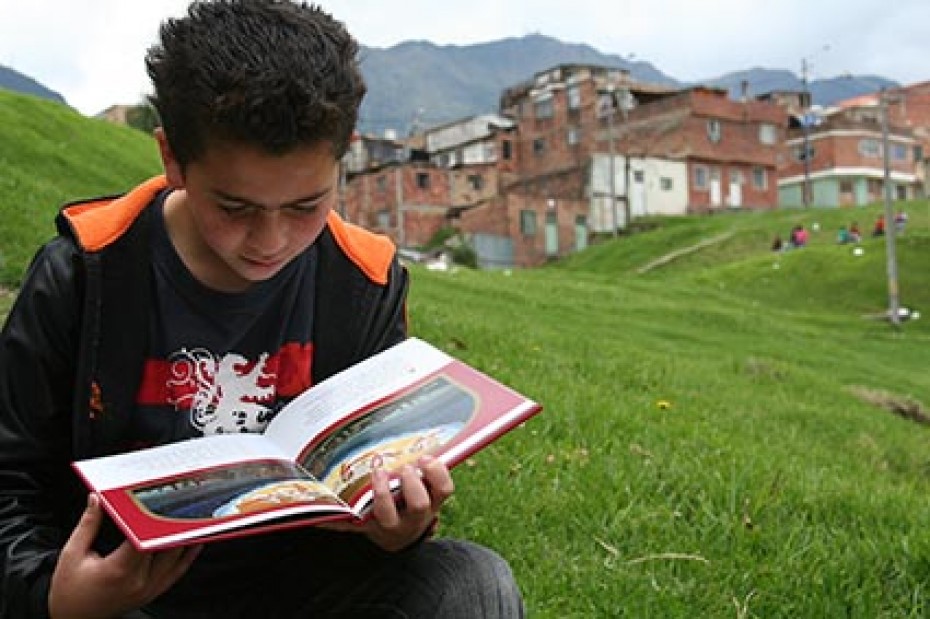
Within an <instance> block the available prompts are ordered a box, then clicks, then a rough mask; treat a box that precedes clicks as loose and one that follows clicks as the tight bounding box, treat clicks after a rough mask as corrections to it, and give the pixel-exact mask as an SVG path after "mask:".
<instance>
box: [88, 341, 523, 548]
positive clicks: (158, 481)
mask: <svg viewBox="0 0 930 619" xmlns="http://www.w3.org/2000/svg"><path fill="white" fill-rule="evenodd" d="M540 410H541V407H540V406H539V405H538V404H537V403H535V402H533V401H532V400H530V399H528V398H527V397H525V396H523V395H521V394H519V393H517V392H516V391H514V390H512V389H510V388H508V387H505V386H504V385H502V384H500V383H499V382H497V381H495V380H494V379H492V378H489V377H488V376H486V375H485V374H483V373H481V372H479V371H478V370H476V369H474V368H472V367H470V366H468V365H466V364H465V363H462V362H461V361H458V360H456V359H454V358H452V357H450V356H449V355H447V354H445V353H444V352H442V351H441V350H439V349H437V348H435V347H433V346H432V345H430V344H428V343H426V342H424V341H422V340H418V339H416V338H410V339H408V340H406V341H404V342H402V343H400V344H397V345H396V346H394V347H392V348H390V349H389V350H386V351H384V352H382V353H380V354H378V355H376V356H374V357H371V358H369V359H366V360H365V361H363V362H361V363H359V364H357V365H355V366H353V367H351V368H348V369H347V370H344V371H343V372H341V373H339V374H337V375H335V376H332V377H331V378H329V379H327V380H325V381H323V382H321V383H319V384H317V385H314V386H313V387H311V388H310V389H308V390H307V391H306V392H304V393H303V394H301V395H300V396H298V397H297V398H295V399H294V400H292V401H291V402H290V403H288V405H287V406H285V407H284V408H282V409H281V410H280V411H279V412H278V414H277V416H275V418H274V420H272V421H271V423H269V424H268V426H267V428H266V429H265V431H264V433H262V434H225V435H213V436H207V437H203V438H196V439H191V440H187V441H182V442H179V443H172V444H169V445H163V446H159V447H153V448H150V449H143V450H140V451H134V452H129V453H124V454H119V455H114V456H105V457H102V458H94V459H91V460H82V461H80V462H75V463H74V464H73V466H74V468H75V470H76V471H77V472H78V474H79V475H80V476H81V477H82V479H83V480H84V482H85V483H86V484H87V486H88V487H89V488H90V489H91V490H93V491H94V492H96V493H97V494H98V495H99V496H100V498H101V502H102V504H103V506H104V508H105V509H106V510H107V512H108V513H109V514H110V516H111V517H112V518H113V520H114V521H115V522H116V523H117V525H119V527H120V528H121V529H122V530H123V532H124V533H125V534H126V536H127V537H128V538H129V539H130V540H131V541H132V542H133V544H135V546H136V547H137V548H139V549H142V550H151V549H158V548H166V547H169V546H178V545H184V544H192V543H204V542H207V541H213V540H217V539H223V538H228V537H234V536H239V535H247V534H253V533H257V532H260V531H268V530H272V529H280V528H284V527H291V526H301V525H307V524H314V523H319V522H324V521H327V520H334V519H361V518H363V517H364V516H365V514H366V511H367V509H368V508H369V505H370V503H371V499H372V497H373V492H372V489H371V483H370V474H371V471H372V469H373V468H376V467H383V468H385V470H387V471H388V472H392V473H393V472H398V471H399V470H400V469H401V467H403V466H404V465H405V464H407V463H415V462H416V461H417V459H418V458H419V457H420V456H422V455H426V454H430V455H432V456H434V457H436V458H438V459H439V460H441V461H443V462H444V463H445V464H446V465H447V466H449V467H453V466H455V465H456V464H458V463H459V462H461V461H462V460H464V459H465V458H466V457H468V456H469V455H471V454H473V453H474V452H476V451H478V450H479V449H482V448H483V447H484V446H486V445H487V444H489V443H490V442H491V441H493V440H495V439H497V438H498V437H500V436H501V435H502V434H504V433H505V432H508V431H509V430H511V429H513V428H514V427H515V426H517V425H519V424H520V423H522V422H523V421H525V420H526V419H528V418H529V417H531V416H532V415H534V414H536V413H537V412H539V411H540ZM398 484H399V482H398V481H397V479H396V476H392V480H391V486H392V488H395V489H396V488H397V487H398Z"/></svg>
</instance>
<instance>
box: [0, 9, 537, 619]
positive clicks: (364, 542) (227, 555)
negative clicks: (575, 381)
mask: <svg viewBox="0 0 930 619" xmlns="http://www.w3.org/2000/svg"><path fill="white" fill-rule="evenodd" d="M160 34H161V36H160V42H159V44H157V45H156V46H154V47H152V48H151V49H150V50H149V53H148V56H147V62H146V64H147V68H148V72H149V76H150V77H151V78H152V80H153V82H154V95H153V97H152V101H153V104H154V107H155V109H156V110H157V112H158V115H159V119H160V121H161V128H159V129H158V130H156V135H155V137H156V140H155V141H156V142H157V146H158V148H159V151H160V154H161V159H162V164H163V166H164V172H165V174H164V175H163V176H160V177H156V178H153V179H151V180H149V181H147V182H145V183H143V184H141V185H140V186H138V187H136V188H135V189H133V190H132V191H130V192H129V193H127V194H126V195H124V196H122V197H119V198H99V199H96V200H90V201H84V202H81V203H76V204H72V205H70V206H69V207H66V208H65V209H64V210H63V211H62V213H61V214H60V215H59V218H58V220H57V224H58V236H57V237H56V238H54V239H53V240H51V241H49V242H48V243H47V244H46V245H45V246H44V247H42V248H41V249H40V250H39V252H38V253H37V254H36V256H35V259H34V261H33V262H32V265H31V267H30V269H29V272H28V273H27V274H26V277H25V281H24V283H23V285H22V288H21V290H20V293H19V295H18V296H17V300H16V303H15V305H14V306H13V309H12V310H11V311H10V313H9V316H8V318H7V320H6V323H5V325H4V327H3V331H2V334H0V617H4V618H6V617H10V618H16V619H28V618H31V617H49V616H51V617H53V618H55V619H60V618H79V617H87V618H91V617H93V618H104V617H127V616H131V617H133V618H134V619H138V618H141V617H156V618H158V617H167V618H179V617H180V618H187V619H191V618H205V619H209V618H212V617H216V618H223V619H237V618H242V619H244V618H255V617H274V618H276V619H277V618H282V617H283V618H295V619H296V618H301V619H303V618H311V617H422V618H430V619H432V618H434V617H482V618H485V617H497V618H501V619H504V618H506V619H510V618H514V617H522V616H523V606H522V600H521V596H520V593H519V590H518V588H517V585H516V583H515V581H514V578H513V576H512V574H511V571H510V568H509V566H508V565H507V563H506V562H505V561H504V560H503V559H502V558H501V557H500V556H498V555H497V554H496V553H494V552H493V551H491V550H490V549H488V548H485V547H482V546H479V545H477V544H473V543H469V542H466V541H460V540H451V539H441V538H433V537H432V536H433V531H434V528H435V524H436V518H437V516H438V514H439V511H440V509H441V508H442V507H443V505H444V504H445V503H446V501H447V500H448V499H449V497H450V496H451V495H452V493H453V483H452V478H451V476H450V473H449V470H448V469H447V467H446V465H445V464H443V463H442V462H440V461H438V460H436V459H434V458H421V459H420V460H418V461H417V462H416V463H414V464H412V465H408V466H407V467H405V468H404V469H403V470H402V471H401V472H400V473H399V480H398V481H399V483H400V486H399V488H398V489H397V491H396V492H392V490H391V488H390V480H389V479H388V473H387V472H386V471H385V470H383V469H381V470H379V471H378V472H377V473H376V474H374V476H373V495H374V498H373V509H372V511H371V515H372V517H371V518H370V519H368V520H366V521H365V522H364V523H360V524H356V523H342V524H341V525H336V524H334V525H329V526H328V528H324V527H326V526H327V525H323V526H321V527H317V528H310V527H307V528H300V529H292V530H288V531H280V532H276V533H270V534H267V535H261V536H255V537H246V538H240V539H235V540H229V541H223V542H216V543H211V544H207V545H206V546H203V547H195V546H191V547H184V548H173V549H169V550H163V551H157V552H140V551H138V550H137V549H136V548H135V547H134V546H133V545H132V544H131V543H130V542H128V541H126V540H125V538H124V537H123V536H122V534H121V533H120V532H119V529H117V527H116V526H114V525H113V523H112V522H110V521H109V520H108V518H107V517H106V516H105V514H104V512H103V510H102V508H101V504H100V500H99V498H98V497H97V496H96V495H90V496H88V495H87V493H86V489H85V488H84V487H83V485H82V484H81V482H80V481H79V480H78V479H77V476H76V475H75V474H74V472H73V471H72V470H71V468H70V463H71V462H72V461H74V460H78V459H83V458H88V457H92V456H102V455H107V454H112V453H118V452H124V451H128V450H131V449H134V448H140V447H148V446H154V445H159V444H164V443H172V442H176V441H181V440H185V439H189V438H196V437H200V436H203V435H204V434H205V433H214V434H218V433H222V432H239V431H242V430H243V429H247V430H248V431H252V432H261V431H262V430H263V429H264V426H265V425H267V423H268V421H269V420H270V419H271V418H272V417H274V415H275V414H276V413H277V411H278V410H280V408H281V407H282V406H283V405H284V404H285V403H286V402H288V401H289V400H291V399H293V398H294V397H296V396H298V395H299V394H300V393H301V392H303V391H304V390H306V389H307V388H308V387H310V386H311V385H312V384H315V383H318V382H320V381H322V380H323V379H325V378H327V377H328V376H332V375H333V374H335V373H336V372H338V371H340V370H342V369H345V368H347V367H349V366H351V365H353V364H355V363H357V362H359V361H361V360H363V359H366V358H368V357H370V356H372V355H373V354H375V353H377V352H379V351H382V350H385V349H386V348H388V347H390V346H392V345H393V344H396V343H398V342H400V341H401V340H403V339H404V338H406V319H405V314H406V311H405V306H406V298H407V286H408V276H407V273H406V271H405V270H404V268H403V267H402V266H401V265H400V263H399V262H398V260H397V257H396V255H395V248H394V247H393V245H392V244H391V243H390V241H388V240H387V239H386V238H384V237H380V236H376V235H374V234H372V233H369V232H367V231H365V230H362V229H361V228H357V227H354V226H351V225H349V224H347V223H345V222H344V221H342V220H341V219H340V218H339V217H338V216H337V215H336V213H335V212H334V210H333V207H334V205H335V204H336V202H337V195H338V186H339V162H340V160H341V158H342V156H343V155H344V154H345V152H346V150H347V148H348V145H349V140H350V137H351V135H352V132H353V130H354V128H355V123H356V120H357V114H358V108H359V104H360V102H361V99H362V96H363V95H364V92H365V85H364V82H363V80H362V76H361V73H360V71H359V67H358V59H357V51H358V46H357V44H356V42H355V40H354V39H353V38H352V37H351V36H350V35H349V33H348V32H346V30H345V28H344V27H343V26H342V24H340V23H339V22H337V21H335V20H334V19H333V18H332V17H330V16H329V15H328V14H326V13H324V12H323V11H322V10H320V9H319V8H316V7H309V6H306V5H304V4H296V3H292V2H289V1H286V0H223V1H221V0H217V1H215V2H195V3H194V4H192V5H191V6H190V8H189V9H188V13H187V15H186V16H185V17H182V18H180V19H172V20H168V21H167V22H165V23H164V24H163V25H162V27H161V33H160ZM230 359H236V360H238V359H242V360H243V361H242V362H239V361H236V362H235V363H234V364H229V363H228V362H229V360H230ZM224 364H227V365H230V366H231V367H232V368H233V371H230V372H219V371H217V370H216V368H219V367H225V366H224ZM258 364H262V365H261V366H260V377H258V378H254V380H252V381H251V382H247V381H245V380H244V379H246V378H248V377H249V375H250V374H252V375H255V376H257V374H258V373H255V372H254V369H255V368H256V367H259V366H258ZM185 372H186V373H185ZM237 374H238V375H237ZM218 394H224V395H218ZM222 397H225V398H226V399H227V400H228V399H230V398H235V401H237V402H247V403H249V404H250V405H251V406H250V407H249V408H243V407H242V406H239V407H235V406H226V407H220V406H219V405H218V404H217V402H216V399H217V398H222ZM492 517H493V516H492Z"/></svg>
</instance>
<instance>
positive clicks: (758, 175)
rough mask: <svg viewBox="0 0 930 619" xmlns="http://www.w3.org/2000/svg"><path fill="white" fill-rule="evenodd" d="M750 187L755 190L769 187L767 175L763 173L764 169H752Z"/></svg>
mask: <svg viewBox="0 0 930 619" xmlns="http://www.w3.org/2000/svg"><path fill="white" fill-rule="evenodd" d="M752 186H753V187H755V188H756V189H767V188H768V186H769V179H768V174H766V172H765V168H759V167H756V168H753V169H752Z"/></svg>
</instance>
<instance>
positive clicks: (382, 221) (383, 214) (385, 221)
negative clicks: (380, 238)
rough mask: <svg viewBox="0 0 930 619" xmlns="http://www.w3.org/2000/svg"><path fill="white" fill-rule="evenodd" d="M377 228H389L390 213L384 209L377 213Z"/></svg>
mask: <svg viewBox="0 0 930 619" xmlns="http://www.w3.org/2000/svg"><path fill="white" fill-rule="evenodd" d="M378 227H379V228H381V229H385V228H390V227H391V211H389V210H387V209H386V208H384V209H381V210H380V211H378Z"/></svg>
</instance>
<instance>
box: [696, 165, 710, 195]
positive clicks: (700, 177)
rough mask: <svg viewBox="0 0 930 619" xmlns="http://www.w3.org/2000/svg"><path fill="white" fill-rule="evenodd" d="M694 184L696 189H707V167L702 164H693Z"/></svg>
mask: <svg viewBox="0 0 930 619" xmlns="http://www.w3.org/2000/svg"><path fill="white" fill-rule="evenodd" d="M694 186H695V188H697V189H707V168H705V167H704V166H702V165H698V166H694Z"/></svg>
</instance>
